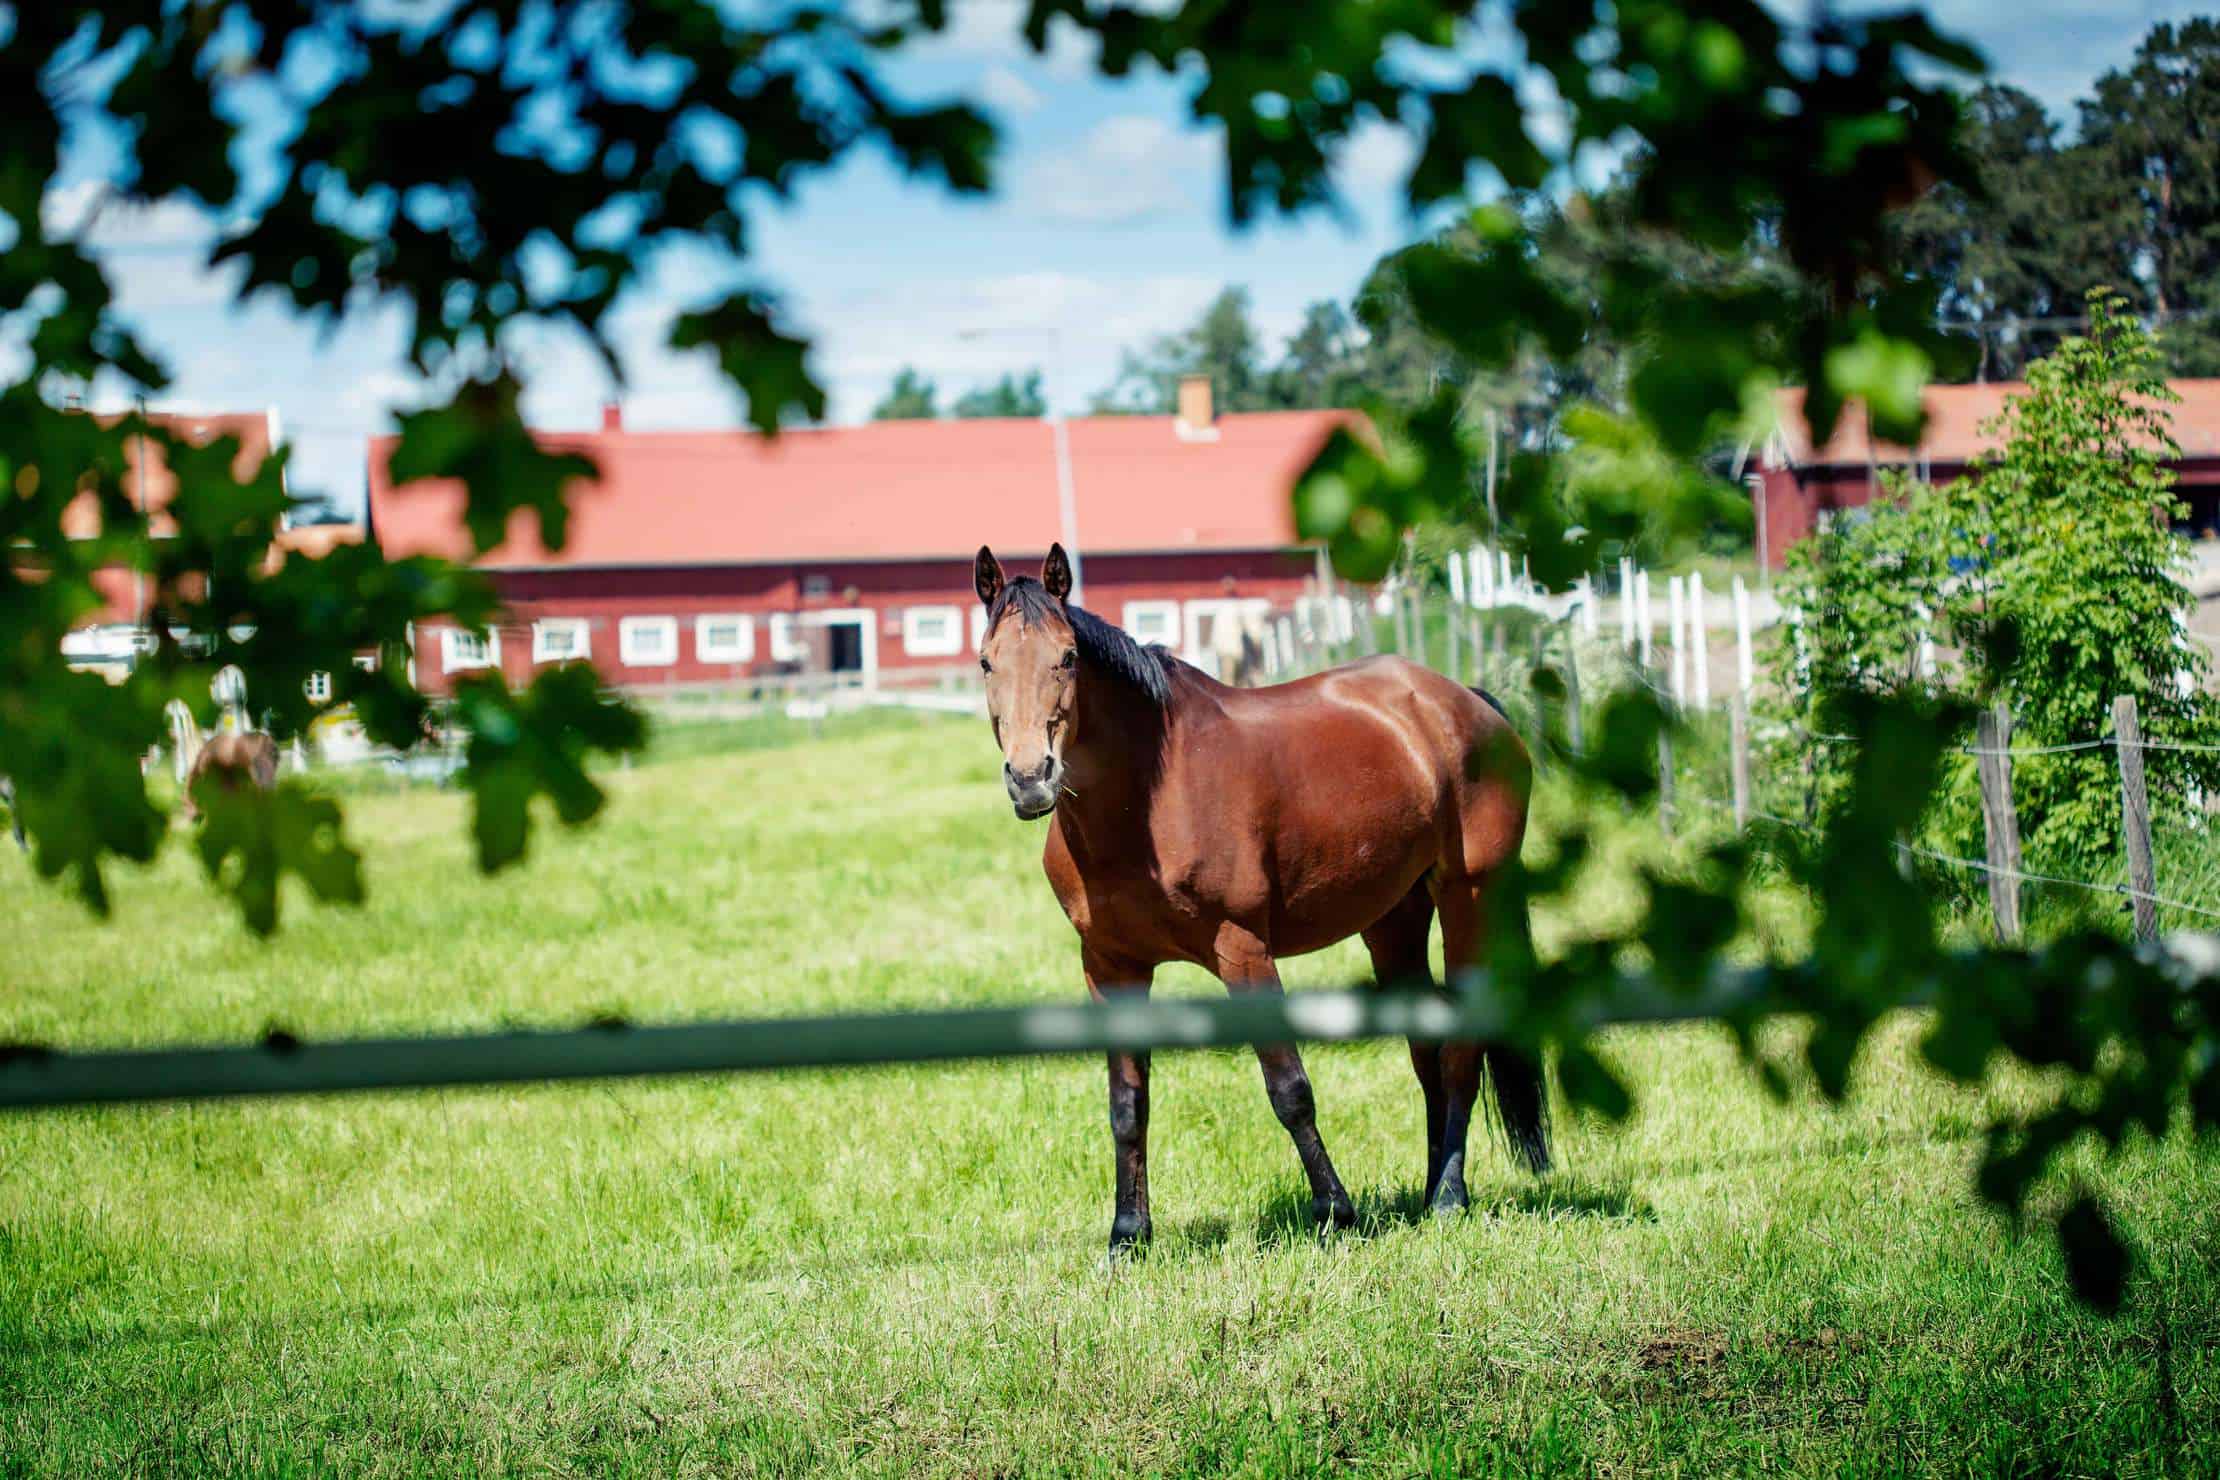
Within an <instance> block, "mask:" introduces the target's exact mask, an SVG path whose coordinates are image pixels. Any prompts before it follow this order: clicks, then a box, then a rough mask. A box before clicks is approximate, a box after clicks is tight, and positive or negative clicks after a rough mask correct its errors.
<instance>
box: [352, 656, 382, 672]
mask: <svg viewBox="0 0 2220 1480" xmlns="http://www.w3.org/2000/svg"><path fill="white" fill-rule="evenodd" d="M355 666H356V667H357V668H360V669H361V670H362V671H363V672H365V673H375V672H377V671H378V655H377V654H376V653H357V654H355Z"/></svg>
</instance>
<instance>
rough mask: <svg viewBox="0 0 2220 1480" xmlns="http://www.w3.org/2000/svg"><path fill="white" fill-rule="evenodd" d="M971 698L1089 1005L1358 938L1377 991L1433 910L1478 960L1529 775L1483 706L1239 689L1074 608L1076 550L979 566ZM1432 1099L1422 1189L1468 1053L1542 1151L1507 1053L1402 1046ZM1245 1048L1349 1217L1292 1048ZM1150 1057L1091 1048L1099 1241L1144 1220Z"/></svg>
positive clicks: (1417, 687) (1350, 692)
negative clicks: (1097, 1116)
mask: <svg viewBox="0 0 2220 1480" xmlns="http://www.w3.org/2000/svg"><path fill="white" fill-rule="evenodd" d="M977 581H978V589H979V599H980V600H981V601H982V602H984V603H986V607H987V625H986V636H985V638H984V640H983V641H982V642H981V644H980V659H979V666H980V667H981V668H982V669H984V670H985V671H986V675H987V713H988V716H989V717H990V719H991V720H992V721H993V724H994V734H995V739H996V740H997V741H998V742H999V743H1000V744H1001V746H1002V754H1003V767H1002V775H1003V782H1004V785H1005V786H1006V788H1007V789H1008V791H1009V795H1010V802H1011V805H1012V806H1013V807H1015V808H1016V810H1017V815H1018V816H1019V817H1021V818H1035V817H1042V816H1047V815H1049V814H1051V813H1053V814H1054V817H1053V820H1052V821H1051V822H1050V823H1049V829H1048V843H1047V847H1046V849H1045V851H1044V853H1043V855H1042V860H1041V861H1042V865H1043V867H1044V868H1045V869H1046V870H1047V872H1048V879H1049V883H1050V884H1051V885H1052V886H1053V887H1054V888H1055V890H1056V897H1057V899H1058V900H1059V901H1060V902H1061V903H1062V905H1063V907H1064V913H1065V915H1066V916H1068V917H1069V918H1070V920H1071V923H1072V928H1073V929H1075V930H1077V931H1078V932H1079V948H1080V964H1081V966H1082V968H1083V969H1084V971H1085V973H1086V978H1087V989H1088V991H1089V992H1090V993H1092V994H1094V995H1095V996H1096V997H1098V998H1099V997H1101V996H1102V995H1103V993H1104V992H1106V991H1109V990H1113V989H1117V988H1138V989H1141V990H1144V991H1145V990H1146V989H1147V987H1148V984H1149V979H1150V976H1151V975H1152V974H1153V972H1154V971H1155V969H1156V967H1158V966H1159V965H1161V964H1163V963H1165V962H1168V961H1192V962H1194V963H1196V964H1198V965H1200V966H1203V967H1205V968H1207V969H1208V970H1210V971H1211V972H1213V973H1214V974H1215V975H1216V976H1217V977H1218V978H1219V980H1221V981H1223V982H1224V983H1225V984H1226V987H1227V989H1228V990H1230V991H1235V992H1277V991H1278V990H1280V981H1279V973H1278V971H1277V969H1276V968H1275V966H1274V964H1273V963H1274V961H1275V960H1276V959H1277V958H1279V957H1283V956H1296V955H1301V954H1303V953H1304V952H1306V951H1315V950H1319V949H1321V948H1323V947H1325V946H1329V945H1332V944H1333V943H1334V942H1336V941H1339V940H1344V939H1346V938H1348V937H1349V936H1352V935H1361V936H1363V937H1364V943H1365V947H1366V949H1367V950H1369V951H1370V952H1371V955H1372V966H1373V971H1374V974H1375V975H1376V977H1377V978H1378V980H1379V981H1380V982H1382V983H1383V984H1389V985H1398V986H1401V985H1413V984H1418V983H1423V982H1426V981H1427V980H1428V979H1429V973H1428V963H1427V937H1428V934H1429V932H1430V931H1431V929H1432V925H1433V919H1434V916H1435V914H1436V913H1437V912H1438V913H1439V914H1440V916H1441V921H1442V937H1443V946H1444V955H1445V956H1446V958H1447V961H1448V963H1449V966H1450V967H1451V969H1452V970H1455V969H1457V968H1460V967H1464V966H1468V965H1471V964H1474V963H1477V962H1478V961H1479V959H1480V957H1481V955H1482V950H1483V945H1484V942H1485V939H1486V936H1487V932H1488V930H1489V929H1490V927H1491V924H1494V925H1495V926H1497V927H1498V928H1505V929H1519V930H1523V929H1524V928H1525V925H1526V922H1525V920H1524V919H1523V918H1518V919H1506V920H1502V921H1496V922H1491V920H1490V917H1489V908H1490V905H1491V903H1493V902H1494V896H1495V895H1496V893H1497V890H1496V888H1495V885H1496V884H1497V883H1498V882H1499V881H1500V880H1501V879H1502V878H1503V877H1504V876H1505V871H1506V870H1508V869H1510V868H1511V867H1513V866H1514V865H1515V864H1516V861H1517V859H1518V855H1519V844H1520V841H1521V839H1522V838H1523V837H1524V835H1525V830H1526V801H1527V792H1528V788H1529V782H1530V779H1531V769H1530V766H1529V764H1528V760H1527V756H1526V752H1525V749H1524V747H1523V746H1521V745H1520V744H1519V742H1518V740H1517V737H1516V736H1515V735H1514V734H1513V733H1512V731H1511V729H1510V727H1509V725H1508V724H1507V723H1506V722H1505V720H1504V719H1503V716H1502V714H1501V712H1500V711H1498V710H1497V709H1496V708H1495V707H1494V705H1493V702H1492V701H1490V700H1488V699H1487V698H1486V697H1485V696H1483V695H1482V694H1480V693H1479V692H1478V691H1477V690H1474V689H1468V688H1466V687H1464V686H1463V685H1462V684H1459V683H1456V682H1454V681H1452V680H1450V679H1447V678H1444V677H1443V676H1442V675H1440V674H1438V673H1434V672H1432V671H1430V670H1428V669H1425V668H1422V667H1419V666H1418V665H1416V664H1414V663H1409V662H1406V661H1404V660H1403V659H1401V658H1374V659H1368V660H1366V661H1364V662H1360V663H1354V664H1350V665H1348V666H1346V667H1342V668H1337V669H1334V670H1332V671H1331V672H1328V673H1322V674H1318V675H1316V676H1314V677H1311V678H1305V679H1300V680H1297V681H1296V682H1294V683H1286V684H1279V685H1277V686H1274V687H1270V688H1262V689H1237V688H1232V687H1229V686H1227V685H1225V684H1221V683H1219V682H1217V681H1216V680H1214V679H1212V678H1210V677H1209V676H1208V675H1206V674H1204V673H1202V672H1200V671H1199V670H1197V669H1195V668H1193V667H1190V666H1189V665H1187V664H1185V663H1182V662H1180V661H1179V660H1177V659H1176V658H1174V657H1172V656H1171V655H1170V654H1169V653H1166V652H1165V651H1164V650H1163V649H1161V648H1143V647H1141V646H1140V645H1139V644H1138V643H1136V642H1134V641H1133V639H1132V638H1130V637H1128V636H1127V635H1126V634H1125V633H1124V632H1122V631H1120V630H1119V629H1117V628H1116V627H1113V626H1111V625H1110V624H1108V623H1106V622H1104V621H1103V620H1102V619H1101V618H1099V617H1096V616H1094V615H1093V614H1091V613H1089V612H1087V611H1084V610H1082V609H1081V608H1079V607H1076V606H1073V605H1071V604H1070V602H1069V601H1068V600H1067V599H1066V598H1067V597H1068V596H1069V595H1070V592H1071V566H1070V564H1069V562H1068V561H1067V560H1066V559H1065V556H1064V551H1063V548H1062V547H1061V546H1058V547H1056V548H1053V549H1051V550H1050V551H1049V555H1048V563H1047V564H1046V566H1044V567H1043V569H1042V572H1041V579H1040V580H1038V581H1034V580H1030V579H1028V578H1026V577H1023V576H1020V577H1018V578H1017V579H1015V580H1005V579H1004V578H1003V574H1002V566H1001V564H1000V562H998V561H997V560H996V559H995V558H994V554H993V552H992V551H990V550H987V549H984V548H982V549H981V550H980V551H979V558H978V563H977ZM1410 1049H1411V1065H1412V1067H1413V1068H1414V1069H1416V1070H1417V1073H1418V1082H1419V1086H1420V1088H1421V1089H1422V1090H1423V1091H1424V1092H1425V1098H1426V1184H1425V1198H1426V1203H1427V1205H1428V1206H1429V1207H1430V1208H1432V1209H1434V1210H1436V1211H1442V1212H1447V1211H1453V1210H1455V1209H1458V1208H1462V1207H1463V1206H1464V1205H1465V1201H1466V1191H1465V1141H1466V1134H1467V1132H1468V1131H1469V1130H1470V1128H1471V1125H1472V1115H1473V1108H1474V1105H1475V1103H1476V1101H1477V1100H1478V1098H1479V1094H1480V1088H1481V1079H1482V1077H1483V1068H1485V1070H1486V1071H1487V1075H1488V1077H1492V1078H1493V1080H1494V1082H1495V1096H1496V1108H1497V1111H1498V1113H1499V1115H1500V1117H1501V1120H1502V1124H1503V1127H1504V1130H1505V1132H1506V1133H1507V1135H1508V1137H1509V1139H1510V1141H1511V1142H1512V1144H1513V1147H1514V1148H1515V1149H1516V1151H1517V1152H1519V1153H1520V1154H1521V1155H1522V1156H1523V1157H1524V1159H1525V1160H1526V1162H1527V1164H1528V1165H1529V1166H1530V1167H1532V1168H1533V1170H1535V1171H1536V1172H1541V1171H1544V1170H1547V1168H1548V1165H1549V1152H1548V1144H1547V1136H1546V1124H1545V1114H1544V1104H1545V1101H1544V1089H1543V1084H1542V1078H1541V1073H1540V1070H1539V1068H1538V1067H1537V1065H1536V1064H1535V1063H1534V1061H1533V1060H1531V1059H1530V1058H1528V1057H1526V1056H1525V1055H1523V1054H1521V1053H1519V1052H1517V1051H1515V1050H1513V1049H1510V1048H1508V1047H1504V1046H1500V1045H1487V1046H1483V1045H1480V1044H1476V1043H1431V1042H1420V1041H1417V1040H1413V1041H1412V1043H1411V1046H1410ZM1257 1058H1258V1060H1259V1062H1260V1063H1261V1064H1262V1065H1263V1069H1264V1087H1265V1091H1266V1093H1267V1095H1268V1096H1269V1098H1270V1100H1271V1102H1272V1109H1273V1110H1274V1112H1276V1113H1277V1114H1278V1116H1279V1118H1280V1122H1281V1124H1283V1125H1285V1126H1286V1127H1287V1131H1288V1134H1289V1135H1290V1136H1292V1137H1293V1138H1294V1141H1295V1150H1296V1154H1297V1155H1298V1156H1300V1157H1301V1159H1302V1163H1303V1171H1304V1172H1305V1173H1306V1174H1307V1175H1308V1177H1309V1179H1310V1191H1311V1214H1312V1216H1313V1218H1314V1219H1316V1220H1317V1222H1318V1223H1319V1225H1320V1226H1321V1228H1331V1227H1339V1226H1344V1225H1347V1224H1348V1223H1350V1222H1352V1221H1353V1220H1354V1218H1355V1210H1354V1208H1353V1207H1352V1206H1351V1205H1350V1202H1349V1194H1348V1192H1347V1191H1346V1190H1345V1189H1344V1188H1343V1187H1342V1184H1341V1178H1340V1177H1339V1176H1337V1175H1336V1174H1335V1172H1334V1167H1333V1162H1332V1161H1331V1160H1330V1159H1328V1157H1327V1155H1326V1147H1325V1143H1324V1142H1323V1141H1321V1140H1320V1139H1319V1135H1318V1125H1317V1118H1316V1112H1315V1109H1314V1106H1313V1101H1312V1097H1311V1088H1310V1080H1309V1078H1308V1077H1307V1076H1306V1075H1305V1074H1304V1072H1303V1061H1302V1058H1301V1056H1300V1055H1299V1054H1298V1053H1297V1052H1296V1051H1295V1049H1294V1048H1293V1047H1291V1046H1289V1045H1286V1044H1267V1045H1261V1046H1259V1047H1258V1049H1257ZM1148 1074H1149V1060H1148V1055H1146V1054H1122V1053H1113V1054H1111V1055H1110V1133H1111V1137H1112V1139H1113V1140H1114V1141H1115V1143H1116V1148H1117V1209H1116V1215H1115V1217H1114V1219H1113V1220H1112V1222H1111V1225H1110V1247H1111V1250H1112V1251H1113V1252H1117V1251H1120V1250H1123V1249H1125V1248H1128V1247H1129V1246H1131V1245H1133V1244H1136V1243H1139V1242H1141V1241H1144V1240H1146V1239H1147V1238H1148V1237H1149V1232H1150V1223H1149V1187H1148V1121H1149V1087H1148Z"/></svg>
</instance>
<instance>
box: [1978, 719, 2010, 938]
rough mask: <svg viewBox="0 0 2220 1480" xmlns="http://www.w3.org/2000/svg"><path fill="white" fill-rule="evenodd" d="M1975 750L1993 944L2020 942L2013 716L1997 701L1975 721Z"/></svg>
mask: <svg viewBox="0 0 2220 1480" xmlns="http://www.w3.org/2000/svg"><path fill="white" fill-rule="evenodd" d="M1973 736H1974V738H1973V746H1974V750H1975V751H1976V752H1977V754H1976V755H1975V757H1974V759H1975V760H1976V761H1977V762H1979V770H1980V773H1981V831H1982V834H1983V836H1984V837H1985V838H1986V839H1987V841H1988V860H1989V912H1990V913H1991V914H1992V915H1994V916H1995V917H1996V936H1997V939H1998V940H2000V941H2002V942H2003V943H2004V944H2006V945H2008V946H2009V945H2017V944H2019V939H2020V878H2019V874H2020V820H2019V815H2018V813H2016V812H2015V811H2014V810H2013V808H2012V758H2011V757H2010V756H2009V755H2007V754H2005V752H2006V751H2007V750H2009V749H2010V748H2011V744H2012V713H2011V711H2010V710H2008V709H2006V708H2005V707H2004V704H2003V702H2002V701H2001V700H2000V701H1998V703H1997V705H1996V707H1995V708H1993V709H1985V710H1983V711H1982V712H1981V713H1980V714H1979V715H1977V716H1975V718H1974V727H1973Z"/></svg>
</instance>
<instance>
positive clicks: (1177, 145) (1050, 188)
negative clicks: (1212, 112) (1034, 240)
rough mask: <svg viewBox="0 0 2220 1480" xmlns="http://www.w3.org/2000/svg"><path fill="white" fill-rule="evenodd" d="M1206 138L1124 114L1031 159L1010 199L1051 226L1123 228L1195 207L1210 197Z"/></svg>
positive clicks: (1210, 152)
mask: <svg viewBox="0 0 2220 1480" xmlns="http://www.w3.org/2000/svg"><path fill="white" fill-rule="evenodd" d="M1215 155H1216V146H1215V144H1214V143H1213V141H1212V138H1211V135H1210V134H1209V133H1208V132H1206V131H1204V130H1201V129H1182V128H1176V127H1174V126H1173V125H1172V124H1170V123H1167V122H1165V121H1164V120H1163V119H1161V118H1158V117H1156V116H1154V115H1152V114H1145V113H1121V114H1118V115H1115V116H1113V117H1110V118H1106V119H1104V120H1102V122H1100V123H1098V124H1096V125H1095V126H1094V127H1093V128H1091V129H1089V130H1088V131H1087V134H1086V136H1085V137H1084V138H1083V139H1081V140H1080V142H1079V144H1078V145H1077V147H1075V148H1073V149H1069V150H1065V151H1062V152H1059V153H1055V154H1047V155H1040V156H1036V157H1035V158H1034V159H1032V160H1031V161H1030V162H1029V163H1027V164H1026V165H1025V166H1024V167H1023V168H1022V169H1020V170H1019V172H1018V175H1017V184H1016V188H1015V189H1014V190H1013V191H1012V199H1013V200H1015V201H1016V203H1017V204H1018V206H1019V207H1020V208H1021V209H1024V210H1027V211H1030V212H1032V213H1035V214H1038V215H1040V216H1043V217H1046V218H1047V219H1049V220H1051V221H1063V222H1070V223H1073V224H1076V225H1083V226H1109V225H1126V224H1131V223H1133V222H1137V221H1146V220H1148V219H1150V218H1152V217H1155V216H1161V215H1165V214H1167V213H1170V212H1174V211H1179V210H1182V209H1193V208H1195V207H1197V206H1203V207H1207V206H1208V205H1209V203H1210V202H1211V200H1212V199H1213V196H1212V194H1211V190H1212V186H1211V181H1210V175H1209V166H1210V164H1211V163H1212V161H1213V159H1214V158H1215Z"/></svg>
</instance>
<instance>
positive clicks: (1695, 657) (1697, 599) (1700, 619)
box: [1688, 571, 1711, 710]
mask: <svg viewBox="0 0 2220 1480" xmlns="http://www.w3.org/2000/svg"><path fill="white" fill-rule="evenodd" d="M1688 661H1689V665H1690V667H1691V668H1692V669H1693V672H1692V673H1691V674H1690V675H1689V676H1690V679H1691V681H1692V682H1693V683H1694V685H1695V690H1696V707H1697V708H1698V709H1700V710H1709V709H1710V708H1711V620H1710V617H1709V615H1708V614H1707V613H1706V612H1705V611H1704V573H1703V572H1702V571H1697V572H1696V573H1695V574H1694V575H1691V576H1690V577H1689V578H1688Z"/></svg>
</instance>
